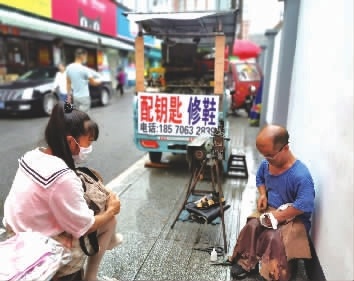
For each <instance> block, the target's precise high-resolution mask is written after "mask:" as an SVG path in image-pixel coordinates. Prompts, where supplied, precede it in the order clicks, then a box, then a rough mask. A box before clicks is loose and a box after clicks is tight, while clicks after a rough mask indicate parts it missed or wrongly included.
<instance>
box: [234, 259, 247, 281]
mask: <svg viewBox="0 0 354 281" xmlns="http://www.w3.org/2000/svg"><path fill="white" fill-rule="evenodd" d="M230 273H231V276H232V277H233V278H236V279H239V278H244V277H246V275H247V273H248V272H247V271H246V270H244V269H243V268H242V266H241V265H239V264H237V263H235V264H233V265H232V267H231V270H230Z"/></svg>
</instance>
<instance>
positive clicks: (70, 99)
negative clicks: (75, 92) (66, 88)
mask: <svg viewBox="0 0 354 281" xmlns="http://www.w3.org/2000/svg"><path fill="white" fill-rule="evenodd" d="M66 101H67V102H68V103H72V101H73V98H72V95H71V94H67V96H66Z"/></svg>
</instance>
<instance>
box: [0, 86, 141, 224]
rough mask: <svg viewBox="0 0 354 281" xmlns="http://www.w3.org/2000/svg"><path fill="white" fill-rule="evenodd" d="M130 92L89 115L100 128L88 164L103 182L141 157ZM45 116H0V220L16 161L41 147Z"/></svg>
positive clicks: (131, 93)
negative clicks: (136, 145) (98, 172)
mask: <svg viewBox="0 0 354 281" xmlns="http://www.w3.org/2000/svg"><path fill="white" fill-rule="evenodd" d="M132 99H133V91H132V90H130V91H129V90H127V91H126V92H125V94H124V96H118V95H114V96H113V98H112V100H111V103H110V104H109V105H108V106H107V107H99V106H98V107H94V108H92V109H91V112H90V116H91V118H92V119H94V120H95V121H96V122H97V123H98V125H99V129H100V136H99V138H98V140H97V142H96V143H94V144H93V152H92V154H91V155H90V159H89V160H88V161H87V165H88V166H90V167H92V168H94V169H97V170H98V171H100V173H101V174H102V176H103V178H104V180H105V182H109V181H111V180H112V179H113V178H115V177H116V176H117V175H119V174H120V173H121V172H122V171H124V170H125V169H126V168H128V167H129V166H130V165H131V164H133V163H134V162H136V161H137V160H138V159H139V158H141V156H142V155H143V154H144V153H143V152H141V151H139V150H137V149H136V147H135V145H134V144H133V119H132ZM47 121H48V117H35V118H30V117H26V118H25V117H12V116H1V117H0V130H1V147H0V155H1V162H0V171H1V173H0V218H1V219H2V217H3V204H4V200H5V198H6V195H7V194H8V192H9V190H10V187H11V184H12V180H13V178H14V176H15V173H16V170H17V167H18V163H17V160H18V159H19V158H20V157H21V156H22V155H23V154H24V153H25V152H26V151H28V150H31V149H33V148H35V147H37V146H44V145H45V142H44V129H45V126H46V124H47Z"/></svg>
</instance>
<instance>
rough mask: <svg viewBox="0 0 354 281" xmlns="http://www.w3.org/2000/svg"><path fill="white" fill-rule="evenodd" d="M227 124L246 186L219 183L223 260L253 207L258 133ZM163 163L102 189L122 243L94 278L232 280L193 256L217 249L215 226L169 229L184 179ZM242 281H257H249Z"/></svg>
mask: <svg viewBox="0 0 354 281" xmlns="http://www.w3.org/2000/svg"><path fill="white" fill-rule="evenodd" d="M229 121H230V128H231V130H230V131H231V133H230V137H231V145H232V147H233V148H234V149H236V150H238V152H239V153H245V154H246V160H247V165H248V170H249V174H250V175H249V179H248V180H241V179H234V178H225V179H224V183H223V191H224V196H225V199H226V202H227V204H230V205H231V207H230V209H228V210H227V211H226V212H225V224H226V236H227V245H228V253H226V255H230V254H231V253H232V250H233V247H234V245H235V242H236V238H237V235H238V233H239V230H240V229H241V228H242V227H243V225H244V223H245V221H246V217H247V216H248V215H249V214H250V213H252V212H253V210H254V208H255V206H256V193H257V190H256V187H255V173H256V170H257V167H258V164H259V163H260V160H261V158H260V157H259V154H258V153H257V151H256V150H255V145H254V142H255V136H256V134H257V132H258V130H259V128H255V127H250V126H249V125H248V120H247V119H246V118H245V117H235V116H229ZM132 145H133V144H132ZM169 159H170V160H171V167H170V168H166V169H153V168H144V163H145V161H147V157H144V158H143V159H141V160H139V161H138V162H137V163H135V164H134V165H133V166H132V167H130V168H129V169H128V170H127V171H125V172H124V173H122V174H121V175H119V176H118V177H117V178H116V179H114V180H113V181H111V182H110V183H109V184H108V186H110V187H111V188H113V190H114V191H116V192H117V193H118V194H119V195H120V198H121V202H122V207H121V213H120V214H119V216H118V231H119V232H121V233H122V234H123V235H124V242H123V244H122V245H121V246H120V247H119V248H117V249H114V250H112V251H110V252H109V253H107V254H106V255H105V257H104V261H103V264H102V267H101V269H100V274H101V275H104V276H109V277H115V278H117V279H119V280H198V281H199V280H205V281H207V280H210V281H211V280H212V281H216V280H232V279H231V277H230V267H228V266H212V265H210V261H209V260H210V256H209V254H208V253H207V252H202V251H197V250H193V248H195V247H202V248H205V247H210V246H223V239H222V231H221V224H217V225H211V224H208V225H201V224H197V223H195V222H194V223H192V222H181V221H177V223H176V225H175V227H174V228H173V229H171V225H172V222H173V221H174V219H175V217H176V215H177V213H178V211H179V209H180V207H181V206H182V203H183V200H184V197H185V193H186V186H187V184H188V179H189V177H190V174H189V172H188V170H187V168H186V163H185V160H184V157H181V156H169ZM207 188H210V184H209V183H208V182H206V181H203V182H201V183H200V184H198V186H197V189H207ZM0 239H1V230H0ZM219 260H220V261H222V260H223V257H219ZM243 280H245V281H255V280H258V279H257V275H254V276H249V277H247V278H245V279H243ZM305 280H308V279H307V278H306V275H305V273H304V268H303V263H299V270H298V274H297V276H295V277H294V278H293V279H292V280H291V281H305Z"/></svg>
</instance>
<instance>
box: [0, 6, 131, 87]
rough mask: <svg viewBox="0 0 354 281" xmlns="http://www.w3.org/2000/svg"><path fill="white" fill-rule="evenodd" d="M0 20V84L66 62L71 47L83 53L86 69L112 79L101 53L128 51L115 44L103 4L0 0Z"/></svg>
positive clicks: (112, 11) (112, 20)
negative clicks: (82, 49) (29, 70)
mask: <svg viewBox="0 0 354 281" xmlns="http://www.w3.org/2000/svg"><path fill="white" fill-rule="evenodd" d="M67 7H70V9H68V8H67ZM0 21H1V24H0V46H1V48H0V79H1V81H4V80H11V79H14V78H16V77H17V76H18V75H21V74H23V73H24V72H25V71H27V70H28V69H31V68H33V67H38V66H48V65H56V64H58V63H59V62H64V63H70V62H72V61H73V59H74V51H75V49H76V48H77V47H84V48H86V49H87V50H88V53H89V56H88V66H89V67H92V68H94V69H97V70H99V71H100V72H102V73H105V74H107V75H114V73H113V72H114V71H115V69H114V70H113V69H112V68H110V66H109V64H108V62H109V60H108V59H107V54H111V56H112V54H113V56H118V50H126V51H128V50H129V51H132V50H133V49H134V48H133V46H132V45H129V44H127V43H124V42H123V41H120V40H118V39H117V32H116V30H117V25H116V24H117V21H116V4H115V3H114V2H111V1H109V0H43V1H34V2H33V3H32V2H29V1H25V0H19V1H10V0H0Z"/></svg>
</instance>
